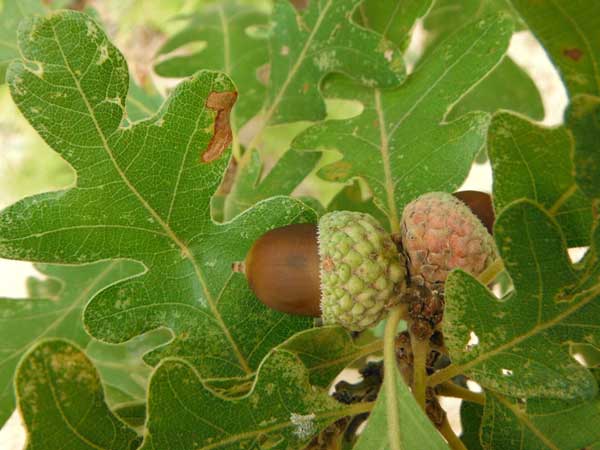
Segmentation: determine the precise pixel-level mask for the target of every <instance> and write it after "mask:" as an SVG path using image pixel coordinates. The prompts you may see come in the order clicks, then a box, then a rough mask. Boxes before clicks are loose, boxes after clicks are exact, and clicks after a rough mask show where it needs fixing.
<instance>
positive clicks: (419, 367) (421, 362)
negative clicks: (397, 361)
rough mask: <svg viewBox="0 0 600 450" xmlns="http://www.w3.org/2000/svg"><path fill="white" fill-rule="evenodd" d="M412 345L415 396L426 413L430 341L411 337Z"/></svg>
mask: <svg viewBox="0 0 600 450" xmlns="http://www.w3.org/2000/svg"><path fill="white" fill-rule="evenodd" d="M410 343H411V346H412V352H413V395H414V397H415V400H416V401H417V403H418V405H419V406H420V407H421V409H422V410H423V411H425V388H426V386H427V371H426V367H425V366H426V364H427V355H428V354H429V339H419V338H417V337H416V336H414V335H411V338H410Z"/></svg>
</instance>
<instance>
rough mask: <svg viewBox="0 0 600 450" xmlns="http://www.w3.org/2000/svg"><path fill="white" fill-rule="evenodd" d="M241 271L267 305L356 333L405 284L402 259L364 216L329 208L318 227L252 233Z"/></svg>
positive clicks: (382, 310) (374, 319) (379, 313)
mask: <svg viewBox="0 0 600 450" xmlns="http://www.w3.org/2000/svg"><path fill="white" fill-rule="evenodd" d="M244 273H245V274H246V277H247V279H248V283H249V284H250V287H251V288H252V290H253V291H254V293H255V294H256V296H257V297H258V298H259V299H260V300H261V301H262V302H263V303H264V304H266V305H267V306H269V307H271V308H273V309H276V310H278V311H283V312H287V313H293V314H301V315H309V316H322V318H323V322H324V323H325V324H339V325H342V326H344V327H346V328H348V329H349V330H353V331H360V330H364V329H365V328H367V327H370V326H372V325H375V324H376V323H378V322H379V321H380V320H381V319H382V318H383V317H384V315H385V313H386V310H387V308H386V307H387V306H389V305H390V304H393V303H395V302H396V301H397V300H398V299H399V297H400V294H401V293H402V292H403V290H404V288H405V284H406V269H405V264H404V258H403V256H402V255H401V254H400V253H399V252H398V250H397V248H396V245H395V244H394V242H392V239H391V236H390V235H389V233H387V231H385V230H384V229H383V227H382V226H381V225H380V224H379V223H378V222H377V220H375V219H374V218H373V217H371V216H370V215H368V214H364V213H359V212H350V211H334V212H331V213H328V214H325V215H324V216H323V217H322V218H321V220H320V221H319V225H318V226H315V225H309V224H302V225H289V226H286V227H281V228H276V229H274V230H271V231H269V232H267V233H266V234H264V235H263V236H262V237H260V238H259V239H258V240H257V241H256V242H255V243H254V245H253V246H252V248H251V249H250V252H249V253H248V255H247V256H246V260H245V263H244Z"/></svg>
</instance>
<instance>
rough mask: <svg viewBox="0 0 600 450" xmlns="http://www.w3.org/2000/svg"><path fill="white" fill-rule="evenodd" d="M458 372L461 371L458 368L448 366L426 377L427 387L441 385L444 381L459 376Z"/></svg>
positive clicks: (452, 365)
mask: <svg viewBox="0 0 600 450" xmlns="http://www.w3.org/2000/svg"><path fill="white" fill-rule="evenodd" d="M460 371H461V369H460V367H459V366H456V365H454V364H450V365H449V366H448V367H445V368H444V369H442V370H439V371H437V372H435V373H434V374H432V375H430V376H429V377H427V386H437V385H438V384H442V383H443V382H444V381H448V380H450V379H452V378H454V377H455V376H456V375H460Z"/></svg>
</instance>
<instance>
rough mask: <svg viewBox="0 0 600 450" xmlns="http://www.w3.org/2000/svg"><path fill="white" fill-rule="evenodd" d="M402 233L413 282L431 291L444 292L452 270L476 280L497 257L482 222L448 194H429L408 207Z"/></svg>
mask: <svg viewBox="0 0 600 450" xmlns="http://www.w3.org/2000/svg"><path fill="white" fill-rule="evenodd" d="M401 232H402V246H403V250H404V253H405V256H406V259H407V263H408V273H409V276H410V279H411V282H412V283H415V284H417V285H419V284H421V285H425V286H426V287H428V288H429V289H432V290H434V289H435V290H441V289H443V287H444V283H445V282H446V278H447V276H448V273H449V272H450V271H451V270H453V269H457V268H458V269H462V270H464V271H466V272H469V273H471V274H472V275H475V276H477V275H479V274H480V273H481V272H483V271H484V270H485V269H486V267H487V266H488V265H489V264H491V263H492V262H493V261H494V259H495V258H496V257H497V252H496V245H495V242H494V239H493V238H492V236H491V235H490V233H489V232H488V230H487V229H486V227H485V226H484V225H483V223H482V222H481V220H480V219H479V218H478V217H477V216H476V215H475V214H473V212H472V211H471V209H469V207H468V206H467V205H466V204H465V203H463V202H462V201H461V200H459V199H458V198H456V197H455V196H453V195H451V194H448V193H446V192H430V193H428V194H424V195H422V196H420V197H418V198H417V199H415V200H413V201H412V202H410V203H409V204H408V205H406V207H405V208H404V211H403V212H402V229H401Z"/></svg>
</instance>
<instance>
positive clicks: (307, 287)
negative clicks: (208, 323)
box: [244, 224, 321, 317]
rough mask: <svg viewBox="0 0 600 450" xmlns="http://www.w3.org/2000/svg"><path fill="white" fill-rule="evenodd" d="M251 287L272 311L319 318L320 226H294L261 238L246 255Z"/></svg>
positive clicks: (270, 232) (274, 231) (280, 229)
mask: <svg viewBox="0 0 600 450" xmlns="http://www.w3.org/2000/svg"><path fill="white" fill-rule="evenodd" d="M244 271H245V273H246V277H247V279H248V284H250V288H251V289H252V290H253V291H254V293H255V294H256V296H257V297H258V298H259V299H260V300H261V301H262V302H263V303H264V304H265V305H267V306H269V307H270V308H273V309H276V310H278V311H281V312H285V313H289V314H300V315H304V316H314V317H317V316H320V315H321V309H320V306H319V304H320V299H321V288H320V281H319V251H318V246H317V226H316V225H313V224H294V225H288V226H286V227H281V228H275V229H274V230H271V231H269V232H267V233H265V234H264V235H263V236H261V237H260V238H259V239H258V240H257V241H256V242H255V243H254V245H253V246H252V248H251V249H250V252H249V253H248V255H247V256H246V262H245V269H244Z"/></svg>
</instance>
